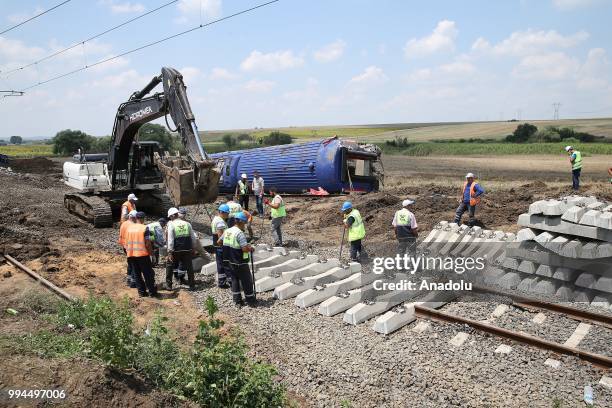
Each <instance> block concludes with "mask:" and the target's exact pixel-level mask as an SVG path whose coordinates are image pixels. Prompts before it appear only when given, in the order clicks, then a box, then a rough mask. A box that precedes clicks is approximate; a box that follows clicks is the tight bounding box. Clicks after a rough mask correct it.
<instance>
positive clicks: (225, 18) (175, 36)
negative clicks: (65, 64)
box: [21, 0, 280, 91]
mask: <svg viewBox="0 0 612 408" xmlns="http://www.w3.org/2000/svg"><path fill="white" fill-rule="evenodd" d="M279 1H280V0H271V1H268V2H265V3H261V4H258V5H256V6H253V7H251V8H248V9H244V10H241V11H238V12H236V13H233V14H230V15H227V16H225V17H221V18H218V19H216V20H213V21H209V22H208V23H205V24H200V25H197V26H195V27H192V28H190V29H188V30H185V31H181V32H179V33H176V34H173V35H170V36H168V37H164V38H162V39H159V40H157V41H153V42H150V43H147V44H145V45H141V46H140V47H137V48H133V49H131V50H128V51H125V52H122V53H121V54H117V55H115V56H112V57H109V58H105V59H103V60H100V61H98V62H95V63H93V64H91V65H86V66H84V67H81V68H77V69H75V70H72V71H69V72H65V73H63V74H61V75H58V76H55V77H52V78H49V79H47V80H44V81H39V82H38V83H35V84H33V85H30V86H28V87H26V88H23V89H22V90H21V91H27V90H28V89H32V88H35V87H37V86H40V85H44V84H47V83H49V82H52V81H56V80H58V79H61V78H65V77H67V76H70V75H74V74H76V73H78V72H81V71H85V70H86V69H89V68H92V67H95V66H97V65H101V64H104V63H106V62H109V61H112V60H115V59H117V58H121V57H123V56H126V55H128V54H132V53H134V52H137V51H140V50H143V49H145V48H148V47H152V46H153V45H157V44H160V43H163V42H165V41H168V40H171V39H174V38H177V37H180V36H182V35H185V34H189V33H191V32H193V31H196V30H199V29H200V28H204V27H208V26H211V25H213V24H216V23H220V22H221V21H225V20H229V19H230V18H233V17H237V16H239V15H241V14H245V13H248V12H251V11H254V10H256V9H259V8H262V7H265V6H268V5H270V4H273V3H277V2H279Z"/></svg>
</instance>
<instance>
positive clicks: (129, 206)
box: [121, 193, 138, 223]
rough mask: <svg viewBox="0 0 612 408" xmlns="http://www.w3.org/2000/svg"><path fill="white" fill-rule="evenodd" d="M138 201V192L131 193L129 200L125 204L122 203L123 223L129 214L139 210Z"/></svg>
mask: <svg viewBox="0 0 612 408" xmlns="http://www.w3.org/2000/svg"><path fill="white" fill-rule="evenodd" d="M136 201H138V198H137V197H136V194H133V193H130V194H129V195H128V197H127V200H126V201H125V202H124V203H123V204H121V223H123V222H124V221H127V219H128V214H129V213H130V212H131V211H138V210H137V209H136Z"/></svg>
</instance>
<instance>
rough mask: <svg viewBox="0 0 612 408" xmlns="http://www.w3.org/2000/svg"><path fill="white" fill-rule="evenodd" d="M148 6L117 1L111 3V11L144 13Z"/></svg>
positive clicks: (117, 12)
mask: <svg viewBox="0 0 612 408" xmlns="http://www.w3.org/2000/svg"><path fill="white" fill-rule="evenodd" d="M145 10H146V7H145V6H144V5H143V4H140V3H130V2H129V1H128V2H127V3H116V4H112V5H111V11H112V12H113V13H116V14H122V13H142V12H143V11H145Z"/></svg>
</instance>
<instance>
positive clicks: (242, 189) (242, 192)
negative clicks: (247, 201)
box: [238, 180, 249, 195]
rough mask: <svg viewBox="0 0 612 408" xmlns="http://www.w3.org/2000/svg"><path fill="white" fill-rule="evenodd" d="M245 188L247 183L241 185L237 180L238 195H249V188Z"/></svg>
mask: <svg viewBox="0 0 612 408" xmlns="http://www.w3.org/2000/svg"><path fill="white" fill-rule="evenodd" d="M247 186H248V184H247V183H243V182H242V180H238V191H240V195H247V194H248V193H249V188H248V187H247Z"/></svg>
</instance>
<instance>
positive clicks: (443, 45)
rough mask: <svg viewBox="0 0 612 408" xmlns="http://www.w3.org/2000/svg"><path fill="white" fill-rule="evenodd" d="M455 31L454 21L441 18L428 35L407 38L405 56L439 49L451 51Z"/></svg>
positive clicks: (414, 55) (423, 53) (419, 55)
mask: <svg viewBox="0 0 612 408" xmlns="http://www.w3.org/2000/svg"><path fill="white" fill-rule="evenodd" d="M457 32H458V31H457V28H456V27H455V22H454V21H449V20H442V21H440V22H439V23H438V25H437V26H436V28H434V30H433V32H432V33H431V34H430V35H428V36H426V37H423V38H412V39H410V40H408V42H407V43H406V46H405V47H404V54H405V55H406V58H414V57H421V56H424V55H429V54H434V53H436V52H440V51H452V50H454V49H455V39H456V38H457Z"/></svg>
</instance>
